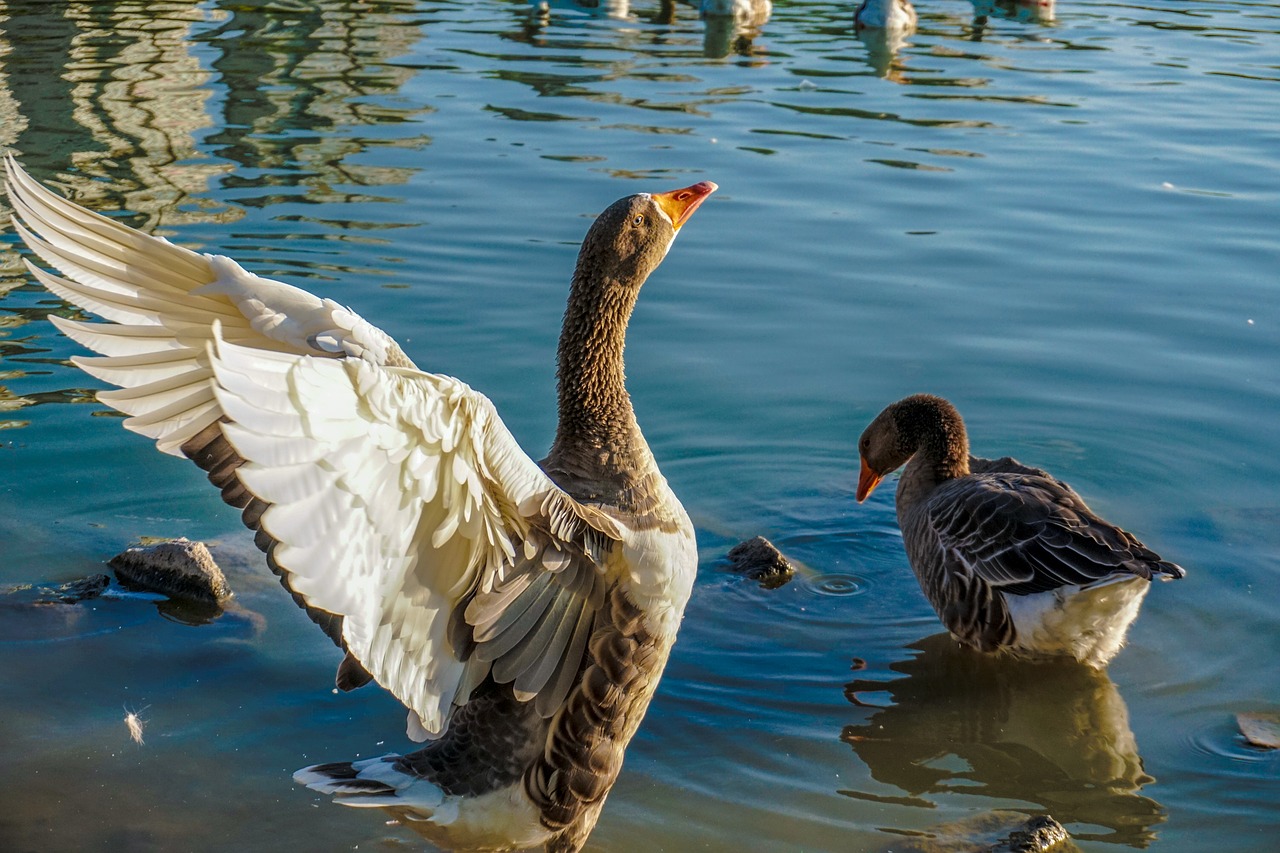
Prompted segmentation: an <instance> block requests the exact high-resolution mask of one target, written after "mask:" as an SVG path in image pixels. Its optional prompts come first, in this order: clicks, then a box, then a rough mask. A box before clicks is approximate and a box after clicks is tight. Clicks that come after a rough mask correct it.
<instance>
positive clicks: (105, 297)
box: [7, 158, 625, 736]
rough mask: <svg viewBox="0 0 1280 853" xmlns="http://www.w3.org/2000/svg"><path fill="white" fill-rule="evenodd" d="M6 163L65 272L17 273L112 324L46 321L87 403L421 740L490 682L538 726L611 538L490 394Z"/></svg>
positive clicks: (589, 606)
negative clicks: (175, 461)
mask: <svg viewBox="0 0 1280 853" xmlns="http://www.w3.org/2000/svg"><path fill="white" fill-rule="evenodd" d="M7 166H8V170H9V184H8V190H9V195H10V198H11V199H12V200H13V204H14V208H15V210H16V212H17V215H18V217H20V219H21V220H22V223H25V224H22V223H15V224H18V227H19V231H20V233H21V234H22V236H23V238H24V239H25V240H26V241H27V242H28V244H29V245H30V246H31V248H32V249H33V250H34V251H35V252H36V253H37V254H38V255H40V256H41V257H42V258H43V259H44V260H46V261H47V262H48V263H49V264H51V265H52V266H55V267H57V268H58V269H59V270H60V271H61V272H63V273H64V275H66V276H67V278H59V277H57V276H53V275H50V274H48V273H46V272H44V271H42V270H38V269H36V268H34V267H33V268H32V271H33V273H34V274H35V275H36V276H37V278H38V279H39V280H40V281H41V282H42V283H43V284H45V285H46V286H47V287H48V288H49V289H50V290H52V291H53V292H54V293H56V294H57V295H59V296H61V297H62V298H64V299H66V300H67V301H69V302H72V303H74V304H77V305H79V306H81V307H82V308H84V309H86V310H88V311H91V312H93V313H95V314H97V315H99V316H101V317H102V318H104V319H106V320H108V321H110V322H108V323H82V322H75V321H68V320H55V321H56V322H57V324H58V326H59V328H61V329H63V330H64V331H65V332H66V333H67V334H68V335H70V336H71V337H73V338H75V339H76V340H78V341H79V342H81V343H82V344H84V345H85V346H87V347H89V348H91V349H94V350H96V351H98V352H99V353H101V354H102V356H103V357H101V358H84V359H77V363H78V364H80V366H81V367H83V368H84V369H85V370H86V371H88V372H90V373H92V374H93V375H95V376H98V377H100V378H102V379H103V380H105V381H108V382H111V383H112V384H115V385H119V386H122V387H121V389H120V390H119V391H110V392H104V393H102V394H101V395H100V397H101V399H103V401H104V402H106V403H108V404H109V405H111V406H113V407H115V408H118V409H120V410H122V411H124V412H126V413H128V414H130V415H131V416H132V417H130V418H129V419H128V420H127V421H126V425H128V426H129V427H130V428H131V429H133V430H135V431H137V432H141V433H143V434H145V435H148V436H150V437H152V438H154V439H155V440H156V442H157V446H158V447H159V448H160V449H161V450H163V451H165V452H168V453H174V454H180V455H186V456H188V457H190V458H192V459H193V460H194V461H196V462H197V464H199V465H200V466H201V467H202V468H204V469H205V470H206V471H208V472H209V478H210V480H211V481H213V482H214V484H215V485H217V486H218V487H219V488H221V489H222V493H223V497H224V499H225V500H227V501H228V502H229V503H231V504H233V505H234V506H237V507H242V508H243V509H244V519H245V522H246V523H247V524H248V525H249V526H250V527H253V528H254V529H256V530H257V531H258V537H257V542H258V544H259V546H260V547H262V549H263V550H264V551H266V552H267V555H268V560H269V562H270V564H271V565H272V568H273V569H274V570H276V571H277V572H278V573H279V574H280V575H281V577H282V579H283V580H284V582H285V584H286V587H287V588H288V589H289V590H290V591H291V592H292V593H293V595H294V597H295V599H296V600H297V601H298V603H299V604H301V605H302V606H304V607H306V608H307V611H308V613H310V614H311V616H312V618H313V619H315V620H316V621H317V622H318V623H319V624H321V626H322V627H324V628H325V629H326V630H327V631H328V632H329V634H330V636H332V637H333V638H334V639H335V641H338V642H340V643H341V644H342V645H343V646H344V647H345V648H346V649H347V651H348V653H349V654H350V655H351V656H352V657H354V658H355V659H356V660H357V661H358V662H359V663H360V664H361V666H363V668H364V669H365V670H367V672H368V673H369V674H371V675H372V676H373V677H374V678H375V679H377V681H378V682H379V683H380V684H382V685H383V686H384V687H386V688H387V689H389V690H391V691H392V693H394V694H395V695H396V696H397V697H398V698H399V699H400V700H401V701H403V702H404V703H405V704H406V705H407V706H408V707H409V708H410V709H411V710H412V711H413V712H414V713H415V714H416V718H417V721H418V722H420V724H421V726H422V728H423V729H424V732H423V733H424V734H426V735H428V736H429V735H433V734H438V733H440V732H442V731H444V729H445V727H446V726H447V725H448V721H449V717H450V714H451V711H452V709H453V708H454V707H455V706H456V705H459V704H462V703H464V702H465V701H466V699H467V697H468V695H469V693H470V690H471V688H472V687H474V686H475V685H476V684H478V683H479V681H480V680H481V679H483V678H484V677H485V676H486V675H488V674H490V673H492V675H493V677H494V678H495V679H497V680H498V681H500V682H503V683H511V684H512V686H513V688H514V689H515V692H516V695H517V696H518V697H520V698H521V699H522V700H527V701H534V702H535V703H536V707H537V709H538V711H539V712H540V713H542V714H543V715H545V716H550V715H551V714H553V713H554V712H555V710H556V708H558V707H559V705H560V702H561V701H562V700H563V698H564V696H565V694H566V693H567V691H568V689H569V686H570V684H571V683H572V680H573V678H574V676H575V675H576V674H577V672H578V669H579V667H580V664H581V661H582V658H583V655H584V654H585V651H586V644H587V638H588V636H589V634H590V631H591V628H592V625H593V624H594V621H595V618H596V614H597V613H598V612H599V610H600V608H601V607H602V606H603V601H604V583H603V572H604V571H605V569H606V564H607V561H608V555H609V554H610V552H611V551H613V546H614V545H615V544H616V543H617V542H618V541H619V540H621V539H622V537H623V535H624V533H625V530H624V529H623V528H622V527H621V526H620V525H619V523H617V522H615V521H614V520H612V519H610V518H609V517H607V516H605V515H604V514H602V513H601V512H599V511H598V510H595V509H593V508H591V507H587V506H583V505H581V504H579V503H577V502H576V501H575V500H573V499H572V498H571V497H569V496H568V495H567V494H565V493H564V492H563V491H562V490H561V489H559V488H558V487H557V486H556V485H555V484H554V483H553V482H552V481H551V480H550V478H548V477H547V476H546V474H545V473H544V472H543V471H542V470H541V469H540V468H538V466H537V465H536V464H535V463H534V462H533V461H532V460H531V459H530V458H529V457H528V456H527V455H526V454H525V453H524V452H523V451H522V450H521V449H520V447H519V446H518V445H517V443H516V442H515V439H514V438H513V437H512V436H511V434H510V432H509V431H508V430H507V429H506V427H505V426H504V425H503V423H502V421H501V420H500V419H499V418H498V415H497V413H496V411H495V410H494V408H493V405H492V403H490V402H489V400H488V399H487V398H485V397H484V396H483V395H481V394H478V393H476V392H474V391H472V390H471V389H470V388H468V387H467V386H466V385H464V384H462V383H461V382H458V381H457V380H455V379H452V378H450V377H447V376H438V375H434V374H428V373H423V372H420V371H418V370H417V369H415V368H413V367H412V364H411V363H410V362H409V360H408V359H407V358H406V357H405V356H404V354H403V353H402V352H401V351H400V349H399V347H398V346H397V345H396V344H395V342H394V341H392V340H391V339H390V338H389V337H388V336H387V335H386V334H385V333H383V332H381V331H379V330H377V329H375V328H374V327H373V326H371V325H369V324H368V323H366V322H365V321H363V320H361V319H360V318H359V317H358V316H357V315H355V314H354V313H353V312H351V311H349V310H347V309H345V308H342V307H341V306H339V305H338V304H337V303H334V302H332V301H331V300H321V299H318V298H317V297H315V296H312V295H311V294H308V293H306V292H305V291H302V290H299V289H297V288H294V287H291V286H289V285H287V284H283V283H280V282H275V281H270V280H268V279H263V278H259V277H257V276H254V275H252V274H251V273H248V272H246V271H245V270H243V269H242V268H240V267H239V266H238V265H237V264H235V262H234V261H231V260H230V259H227V258H221V257H217V256H210V255H200V254H196V253H194V252H191V251H188V250H186V249H181V248H179V247H176V246H173V245H171V244H169V243H168V242H166V241H164V240H160V239H158V238H154V237H149V236H147V235H144V234H141V233H140V232H137V231H135V230H133V229H130V228H127V227H125V226H123V225H121V224H119V223H116V222H113V221H111V220H109V219H106V218H104V217H101V216H99V215H97V214H94V213H91V212H89V211H86V210H83V209H82V208H80V207H78V206H77V205H74V204H72V203H71V202H68V201H66V200H64V199H61V198H59V197H58V196H56V195H54V194H52V193H50V192H48V191H47V190H45V189H44V188H42V187H40V186H39V185H38V184H37V183H36V182H35V181H33V180H32V179H31V178H30V177H28V176H27V175H26V174H25V173H23V172H22V171H21V169H20V168H18V166H17V164H16V163H15V162H14V161H13V160H12V158H10V159H9V160H8V161H7ZM349 675H350V671H348V676H349ZM341 678H342V672H341V671H340V679H341ZM348 680H351V679H348ZM355 680H356V681H358V680H359V679H355ZM411 719H413V717H411Z"/></svg>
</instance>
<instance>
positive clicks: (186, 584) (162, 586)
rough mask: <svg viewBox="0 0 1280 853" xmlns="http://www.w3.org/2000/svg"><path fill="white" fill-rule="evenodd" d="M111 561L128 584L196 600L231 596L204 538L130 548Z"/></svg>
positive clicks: (213, 600) (219, 600) (207, 601)
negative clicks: (194, 540)
mask: <svg viewBox="0 0 1280 853" xmlns="http://www.w3.org/2000/svg"><path fill="white" fill-rule="evenodd" d="M108 564H109V565H110V566H111V568H113V569H114V570H115V573H116V577H117V578H118V579H119V580H120V582H121V583H123V584H125V585H128V586H135V587H140V588H142V589H145V590H149V591H151V592H159V593H162V594H164V595H167V596H169V597H170V598H176V599H180V600H184V601H190V602H193V603H196V604H206V605H207V604H212V605H219V604H221V603H222V602H224V601H226V600H227V599H228V598H230V597H231V587H229V586H228V585H227V579H226V577H225V576H223V574H222V569H220V568H218V564H217V563H216V562H214V559H213V555H212V554H210V553H209V549H208V548H207V547H205V544H204V543H203V542H192V541H191V540H190V539H186V538H182V539H170V540H167V541H164V542H156V543H154V544H150V545H140V546H138V547H136V548H129V549H127V550H125V551H124V552H122V553H120V554H117V555H116V556H114V557H112V558H111V559H110V560H109V561H108Z"/></svg>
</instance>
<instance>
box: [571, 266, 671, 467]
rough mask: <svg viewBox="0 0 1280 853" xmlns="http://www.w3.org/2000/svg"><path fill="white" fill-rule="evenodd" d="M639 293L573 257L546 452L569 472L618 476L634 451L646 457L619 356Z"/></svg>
mask: <svg viewBox="0 0 1280 853" xmlns="http://www.w3.org/2000/svg"><path fill="white" fill-rule="evenodd" d="M638 292H639V288H638V287H636V286H635V285H634V284H631V285H630V286H628V285H627V284H625V283H621V282H618V281H615V280H610V279H609V278H608V277H607V276H605V275H603V274H601V273H600V272H599V271H597V270H595V269H593V267H592V265H591V264H590V262H589V261H588V260H580V261H579V263H578V268H577V270H576V271H575V273H574V277H573V286H572V288H571V289H570V292H569V304H568V307H567V308H566V309H565V316H564V329H563V331H562V332H561V333H560V349H559V368H558V370H557V377H558V380H559V403H560V421H559V424H558V425H557V427H556V440H555V444H554V445H553V446H552V449H551V454H550V456H549V457H548V459H549V460H554V461H557V462H560V463H562V464H563V465H565V466H566V467H567V470H568V471H569V472H571V473H574V474H578V475H585V476H593V477H609V476H613V475H618V476H622V475H625V473H626V472H627V471H629V470H630V471H634V470H635V461H636V458H635V454H636V453H637V452H639V450H640V448H643V453H644V454H645V455H646V456H647V454H648V448H647V446H646V445H645V444H644V439H643V438H642V437H641V435H640V429H639V427H638V426H637V424H636V418H635V412H634V410H633V409H632V408H631V397H630V396H629V395H628V394H627V389H626V385H625V379H626V371H625V367H624V364H623V357H622V356H623V349H624V348H625V346H626V335H627V321H628V320H630V318H631V311H632V309H633V308H634V307H635V302H636V295H637V293H638Z"/></svg>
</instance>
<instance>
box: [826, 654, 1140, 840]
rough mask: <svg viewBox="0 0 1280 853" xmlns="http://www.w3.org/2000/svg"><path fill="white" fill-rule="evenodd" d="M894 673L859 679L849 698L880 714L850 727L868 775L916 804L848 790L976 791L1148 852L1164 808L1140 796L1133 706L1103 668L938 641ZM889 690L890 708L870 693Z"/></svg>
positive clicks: (921, 795)
mask: <svg viewBox="0 0 1280 853" xmlns="http://www.w3.org/2000/svg"><path fill="white" fill-rule="evenodd" d="M910 648H912V649H915V650H916V651H917V654H916V655H915V656H914V657H912V658H911V659H909V660H905V661H901V662H899V663H895V664H893V665H892V666H891V667H890V668H891V669H893V670H894V671H895V672H900V673H902V674H903V675H905V676H906V677H905V678H902V679H898V680H894V681H887V682H886V681H877V680H872V679H859V680H856V681H853V682H851V683H849V684H848V685H846V687H845V695H846V696H847V697H848V698H849V700H850V701H851V702H853V703H854V704H855V705H858V706H859V707H873V708H879V710H877V711H876V712H875V713H874V714H872V715H871V717H870V718H869V719H867V720H866V722H864V723H861V724H858V725H850V726H846V727H845V729H844V731H843V732H842V733H841V736H840V737H841V740H843V741H845V742H846V743H848V744H849V745H850V746H852V747H853V750H854V752H855V753H857V755H858V757H859V758H860V759H862V761H863V762H865V763H866V765H867V767H868V769H869V770H870V771H871V776H872V777H873V778H874V779H876V780H877V781H879V782H883V783H885V784H889V785H893V786H895V787H897V788H899V789H901V790H902V791H905V792H906V793H907V794H909V795H910V797H911V798H912V799H906V800H904V799H901V798H895V797H882V796H880V795H877V794H872V793H865V792H858V791H842V792H841V793H844V794H846V795H848V796H851V797H854V798H856V799H864V800H872V801H875V800H883V801H885V802H893V803H906V804H910V805H921V806H927V807H930V808H932V807H933V805H934V803H933V801H932V800H930V799H929V795H938V794H975V795H979V796H983V797H988V798H993V799H1004V800H1016V801H1019V802H1030V803H1037V804H1039V805H1040V806H1042V807H1043V808H1044V809H1045V810H1046V811H1047V812H1048V813H1049V814H1052V815H1053V816H1054V817H1055V818H1057V819H1058V820H1059V821H1061V822H1062V823H1063V824H1072V823H1076V824H1088V825H1090V826H1092V827H1106V828H1107V829H1110V830H1111V832H1110V833H1109V834H1105V833H1104V834H1093V835H1090V834H1089V833H1088V832H1079V831H1077V830H1075V829H1073V835H1075V836H1076V837H1077V838H1081V839H1093V840H1105V841H1108V842H1113V843H1119V844H1129V845H1132V846H1138V847H1145V846H1146V845H1147V844H1148V843H1150V842H1151V841H1152V840H1154V838H1155V834H1154V833H1153V832H1152V827H1153V826H1155V825H1156V824H1158V823H1161V822H1162V821H1163V820H1164V819H1165V818H1164V809H1163V807H1162V806H1161V805H1160V804H1159V803H1158V802H1156V801H1155V800H1152V799H1150V798H1149V797H1146V796H1143V795H1141V794H1140V793H1139V791H1140V790H1141V789H1142V788H1143V787H1144V786H1145V785H1148V784H1150V783H1152V782H1154V781H1155V780H1154V779H1153V778H1152V777H1150V776H1148V775H1147V774H1146V773H1145V772H1144V771H1143V768H1142V759H1141V757H1140V756H1139V755H1138V746H1137V742H1136V741H1135V739H1134V736H1133V731H1132V729H1130V727H1129V711H1128V708H1127V707H1126V706H1125V703H1124V700H1123V699H1122V698H1121V696H1120V692H1119V691H1118V690H1117V689H1116V686H1115V684H1114V683H1112V681H1111V679H1110V678H1109V677H1108V676H1107V674H1106V672H1105V671H1098V670H1094V669H1090V668H1089V667H1086V666H1082V665H1080V664H1078V663H1076V662H1074V661H1065V660H1064V661H1050V662H1027V661H1018V660H1014V659H1011V658H1007V657H993V656H986V655H982V654H979V653H976V652H973V651H971V650H969V649H965V648H963V647H961V646H959V645H958V644H957V643H956V642H955V641H954V640H953V639H951V637H950V636H948V635H946V634H938V635H935V636H933V637H929V638H926V639H924V640H921V641H920V642H918V643H914V644H912V645H911V646H910ZM876 692H879V693H881V694H883V693H886V692H887V693H889V694H890V695H891V696H892V704H891V705H884V704H883V703H882V702H880V701H873V700H875V697H874V696H872V695H871V694H873V693H876Z"/></svg>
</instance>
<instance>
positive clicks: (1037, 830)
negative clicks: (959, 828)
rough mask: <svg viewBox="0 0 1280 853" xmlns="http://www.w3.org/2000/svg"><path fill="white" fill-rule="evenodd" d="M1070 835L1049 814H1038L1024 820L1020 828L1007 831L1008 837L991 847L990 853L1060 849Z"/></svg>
mask: <svg viewBox="0 0 1280 853" xmlns="http://www.w3.org/2000/svg"><path fill="white" fill-rule="evenodd" d="M1070 837H1071V836H1070V835H1069V834H1068V833H1067V831H1066V829H1064V828H1063V826H1062V824H1060V823H1058V822H1057V821H1056V820H1054V819H1053V818H1051V817H1050V816H1049V815H1039V816H1038V817H1033V818H1031V819H1030V820H1028V821H1027V822H1026V824H1025V825H1023V827H1022V828H1021V829H1015V830H1014V831H1013V832H1011V833H1009V837H1008V838H1006V839H1004V841H1002V842H1001V843H999V844H997V845H996V846H995V847H992V848H991V853H1047V852H1048V851H1052V850H1062V849H1063V847H1062V845H1063V844H1064V843H1065V842H1066V841H1067V839H1069V838H1070Z"/></svg>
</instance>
